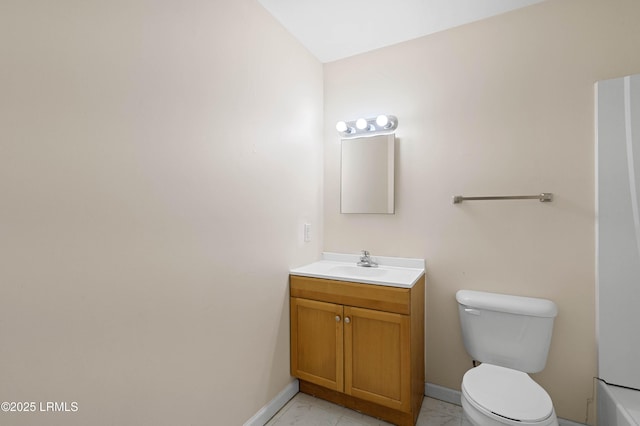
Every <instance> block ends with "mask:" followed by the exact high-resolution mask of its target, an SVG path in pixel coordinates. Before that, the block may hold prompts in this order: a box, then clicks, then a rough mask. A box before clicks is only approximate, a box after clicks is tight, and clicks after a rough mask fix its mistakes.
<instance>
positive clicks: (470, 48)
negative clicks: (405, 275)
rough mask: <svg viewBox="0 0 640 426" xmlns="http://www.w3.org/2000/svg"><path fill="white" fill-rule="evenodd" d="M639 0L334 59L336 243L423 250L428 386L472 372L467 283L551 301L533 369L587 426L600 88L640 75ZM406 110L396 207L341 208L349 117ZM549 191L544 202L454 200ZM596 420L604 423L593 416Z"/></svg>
mask: <svg viewBox="0 0 640 426" xmlns="http://www.w3.org/2000/svg"><path fill="white" fill-rule="evenodd" d="M639 17H640V2H637V1H634V0H627V1H624V0H616V1H606V2H605V1H600V0H589V1H585V0H549V1H546V2H543V3H540V4H537V5H534V6H531V7H528V8H525V9H522V10H519V11H515V12H512V13H508V14H505V15H501V16H498V17H494V18H492V19H488V20H485V21H481V22H478V23H474V24H471V25H466V26H463V27H459V28H456V29H453V30H449V31H445V32H441V33H438V34H435V35H431V36H427V37H424V38H421V39H417V40H414V41H410V42H406V43H402V44H399V45H395V46H392V47H388V48H384V49H381V50H378V51H375V52H371V53H368V54H363V55H360V56H356V57H352V58H348V59H344V60H340V61H337V62H333V63H329V64H326V65H325V67H324V71H325V125H324V129H325V161H324V169H325V205H324V221H325V244H324V248H325V250H328V251H337V252H357V251H358V250H360V249H368V250H370V251H371V252H372V253H373V254H374V255H375V254H379V255H388V256H412V257H424V258H425V259H426V261H427V270H428V272H427V275H428V281H427V283H428V284H427V314H426V321H427V331H426V333H427V336H426V345H427V359H426V367H427V381H428V382H431V383H435V384H438V385H442V386H446V387H448V388H453V389H459V388H460V381H461V378H462V375H463V373H464V372H465V371H466V370H467V369H468V368H469V367H470V365H471V361H470V358H469V357H468V356H467V354H466V352H465V350H464V348H463V345H462V341H461V336H460V332H459V321H458V317H457V311H456V302H455V298H454V295H455V292H456V291H457V290H458V289H462V288H466V289H479V290H488V291H496V292H504V293H512V294H519V295H530V296H539V297H546V298H550V299H552V300H554V301H555V302H557V304H558V306H559V310H560V313H559V316H558V318H557V321H556V324H555V329H554V337H553V341H552V347H551V352H550V355H549V359H548V363H547V367H546V369H545V370H544V371H543V372H542V373H540V374H537V375H535V378H536V379H537V380H538V381H539V382H540V383H541V384H542V385H543V386H544V387H545V388H546V389H547V390H548V391H549V393H550V394H551V397H552V398H553V401H554V404H555V407H556V410H557V412H558V414H559V416H561V417H564V418H567V419H572V420H575V421H580V422H582V421H584V420H585V412H586V409H587V400H588V398H590V397H591V396H592V391H591V390H592V377H593V376H594V375H595V374H596V363H595V356H596V352H595V348H596V341H595V331H594V317H595V314H594V304H595V300H594V283H595V278H594V250H595V248H594V246H595V242H594V238H595V236H594V225H595V214H594V130H593V129H594V119H593V117H594V90H593V84H594V83H595V82H596V81H597V80H599V79H604V78H610V77H614V76H621V75H625V74H631V73H637V72H640V56H638V54H637V53H638V46H639V45H640V25H638V22H637V21H638V18H639ZM377 113H389V114H395V115H396V116H397V117H398V119H399V123H400V124H399V128H398V130H397V138H398V141H399V142H398V156H397V163H396V164H397V175H396V177H397V180H396V214H395V215H389V216H384V215H340V214H339V213H338V212H339V194H340V190H339V165H340V152H339V148H340V145H339V138H338V135H337V133H336V131H335V130H334V124H335V122H336V121H338V120H341V119H342V120H344V119H354V118H357V117H359V116H372V115H375V114H377ZM538 192H553V193H554V195H555V200H554V201H553V202H552V203H545V204H542V203H539V202H538V201H512V202H505V201H503V202H498V201H493V202H478V201H476V202H466V203H463V204H459V205H453V204H452V202H451V198H452V196H453V195H459V194H460V195H468V196H471V195H492V194H496V195H506V194H535V193H538ZM590 421H591V422H593V418H592V417H591V418H590Z"/></svg>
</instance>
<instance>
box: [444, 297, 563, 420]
mask: <svg viewBox="0 0 640 426" xmlns="http://www.w3.org/2000/svg"><path fill="white" fill-rule="evenodd" d="M456 300H457V301H458V313H459V315H460V325H461V327H462V338H463V340H464V346H465V348H466V350H467V352H468V353H469V355H471V357H472V358H473V359H474V360H475V361H479V362H481V364H480V365H479V366H477V367H474V368H472V369H470V370H469V371H467V372H466V373H465V375H464V377H463V379H462V397H461V399H462V411H463V418H464V420H463V424H464V425H472V426H504V425H512V426H516V425H517V426H534V425H535V426H558V419H557V417H556V413H555V410H554V408H553V403H552V402H551V398H550V397H549V394H547V392H546V391H545V390H544V389H543V388H542V387H541V386H540V385H539V384H537V383H536V382H535V381H533V379H532V378H531V377H529V374H528V373H537V372H539V371H542V370H543V369H544V366H545V364H546V362H547V354H548V353H549V345H550V343H551V334H552V332H553V321H554V318H555V317H556V315H557V313H558V308H557V307H556V305H555V303H553V302H552V301H550V300H546V299H537V298H532V297H520V296H511V295H505V294H496V293H487V292H482V291H471V290H460V291H458V292H457V293H456Z"/></svg>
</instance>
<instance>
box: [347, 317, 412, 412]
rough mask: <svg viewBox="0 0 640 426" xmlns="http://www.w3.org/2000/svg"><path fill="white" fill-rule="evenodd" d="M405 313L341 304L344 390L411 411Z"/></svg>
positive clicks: (409, 346) (407, 325) (407, 333)
mask: <svg viewBox="0 0 640 426" xmlns="http://www.w3.org/2000/svg"><path fill="white" fill-rule="evenodd" d="M410 325H411V323H410V320H409V316H408V315H400V314H394V313H389V312H381V311H373V310H370V309H361V308H354V307H346V306H345V308H344V334H345V336H344V339H345V343H344V345H345V348H344V357H345V361H344V362H345V393H347V394H349V395H352V396H354V397H358V398H361V399H365V400H368V401H371V402H375V403H377V404H380V405H384V406H387V407H391V408H395V409H397V410H402V411H405V412H408V411H410V408H411V407H410V393H411V371H410V366H411V352H410V348H411V334H410V331H411V330H410Z"/></svg>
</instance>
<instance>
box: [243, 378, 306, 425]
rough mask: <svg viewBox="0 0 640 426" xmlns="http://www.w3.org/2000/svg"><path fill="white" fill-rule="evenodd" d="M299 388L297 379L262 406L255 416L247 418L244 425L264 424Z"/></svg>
mask: <svg viewBox="0 0 640 426" xmlns="http://www.w3.org/2000/svg"><path fill="white" fill-rule="evenodd" d="M298 390H299V384H298V381H297V380H294V381H293V382H291V383H289V384H288V385H287V387H285V388H284V389H283V390H282V392H280V393H279V394H278V395H276V397H275V398H273V399H272V400H271V401H270V402H269V403H268V404H267V405H265V406H264V407H262V408H261V409H260V410H259V411H258V412H257V413H256V414H255V415H254V416H253V417H251V418H250V419H249V420H247V421H246V422H245V423H244V426H264V425H265V424H267V422H268V421H269V420H270V419H271V417H273V416H275V415H276V413H277V412H278V411H280V409H281V408H282V407H284V406H285V405H286V404H287V402H289V400H290V399H291V398H293V397H294V396H296V394H297V393H298Z"/></svg>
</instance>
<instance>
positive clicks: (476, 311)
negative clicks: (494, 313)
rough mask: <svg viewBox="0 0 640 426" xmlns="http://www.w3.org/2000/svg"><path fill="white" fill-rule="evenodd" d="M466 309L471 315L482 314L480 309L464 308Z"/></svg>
mask: <svg viewBox="0 0 640 426" xmlns="http://www.w3.org/2000/svg"><path fill="white" fill-rule="evenodd" d="M464 311H465V312H466V313H468V314H470V315H480V311H479V310H478V309H472V308H464Z"/></svg>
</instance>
